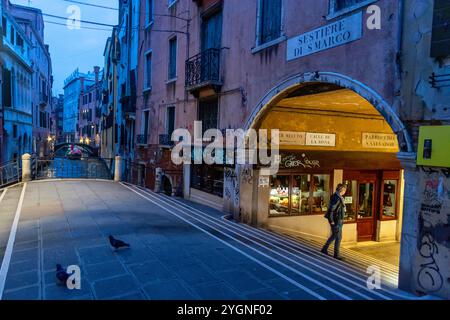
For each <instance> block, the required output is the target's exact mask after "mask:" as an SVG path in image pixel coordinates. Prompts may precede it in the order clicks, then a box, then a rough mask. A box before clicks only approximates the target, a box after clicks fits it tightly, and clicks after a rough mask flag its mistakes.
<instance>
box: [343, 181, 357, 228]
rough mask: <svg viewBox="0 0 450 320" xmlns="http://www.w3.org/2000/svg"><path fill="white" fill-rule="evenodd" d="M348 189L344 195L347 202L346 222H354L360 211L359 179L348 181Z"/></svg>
mask: <svg viewBox="0 0 450 320" xmlns="http://www.w3.org/2000/svg"><path fill="white" fill-rule="evenodd" d="M346 185H347V191H346V192H345V195H344V202H345V215H344V221H345V222H354V221H356V213H357V211H358V198H357V194H358V181H357V180H351V181H346Z"/></svg>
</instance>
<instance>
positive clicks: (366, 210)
mask: <svg viewBox="0 0 450 320" xmlns="http://www.w3.org/2000/svg"><path fill="white" fill-rule="evenodd" d="M374 187H375V186H374V183H373V182H365V183H360V184H359V190H358V191H359V192H358V219H364V218H372V217H373V193H374Z"/></svg>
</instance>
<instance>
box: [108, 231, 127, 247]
mask: <svg viewBox="0 0 450 320" xmlns="http://www.w3.org/2000/svg"><path fill="white" fill-rule="evenodd" d="M109 243H110V244H111V246H113V247H114V249H116V250H117V249H120V248H125V247H126V248H129V247H130V245H129V244H128V243H125V242H123V241H122V240H119V239H115V238H114V237H113V236H111V235H110V236H109Z"/></svg>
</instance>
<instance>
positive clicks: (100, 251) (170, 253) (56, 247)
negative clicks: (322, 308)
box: [2, 181, 283, 299]
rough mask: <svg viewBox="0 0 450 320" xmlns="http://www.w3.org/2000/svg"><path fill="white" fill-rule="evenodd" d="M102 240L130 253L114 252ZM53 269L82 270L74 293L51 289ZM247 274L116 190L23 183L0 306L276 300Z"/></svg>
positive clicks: (233, 258)
mask: <svg viewBox="0 0 450 320" xmlns="http://www.w3.org/2000/svg"><path fill="white" fill-rule="evenodd" d="M16 189H17V190H14V192H15V193H20V190H21V188H17V187H16ZM12 202H13V201H12V200H11V208H12V207H13V206H14V204H13V203H12ZM4 205H5V203H2V210H3V209H6V206H4ZM9 207H10V206H9V203H8V208H9ZM2 216H3V215H2ZM5 219H6V218H5ZM8 221H9V220H8ZM109 234H113V235H114V236H117V237H119V238H120V239H122V240H124V241H127V242H129V243H130V244H131V246H132V248H131V249H130V250H123V251H118V252H114V251H113V250H112V249H111V247H110V246H109V243H108V240H107V235H109ZM56 263H60V264H62V265H64V266H67V265H73V264H76V265H79V266H80V267H81V274H82V285H81V290H68V289H67V288H65V287H62V286H59V285H57V284H56V283H55V264H56ZM252 267H254V263H253V262H252V261H250V260H249V259H247V258H245V257H243V256H242V255H240V254H238V253H237V252H235V251H233V250H232V249H230V248H228V247H226V246H225V245H223V244H221V243H220V242H218V241H216V240H214V239H212V238H210V237H208V236H207V235H205V234H204V233H202V232H200V231H198V230H196V229H194V228H193V227H191V226H189V225H187V224H186V223H184V222H183V221H180V220H179V219H177V218H175V217H173V216H171V215H168V214H167V213H165V212H162V210H160V209H159V208H157V207H151V206H149V203H148V202H146V201H145V200H143V199H142V198H140V197H139V196H137V195H135V194H133V193H131V192H130V191H128V190H127V189H125V188H124V187H122V186H120V185H118V184H114V183H110V182H96V181H86V182H83V183H80V182H77V181H68V182H59V181H55V182H40V183H28V185H27V191H26V195H25V201H24V206H23V210H22V213H21V218H20V222H19V226H18V231H17V236H16V242H15V245H14V253H13V256H12V260H11V265H10V269H9V272H8V277H7V281H6V285H5V292H4V295H3V299H244V298H264V297H268V298H274V299H276V298H279V299H281V298H283V297H282V295H280V294H279V293H277V292H276V290H275V287H276V286H275V284H274V285H272V286H270V285H268V282H267V281H269V280H274V281H276V280H277V279H276V278H277V277H276V275H271V274H261V275H257V276H254V275H251V274H249V273H248V272H247V271H246V270H249V269H251V268H252ZM274 283H275V282H274Z"/></svg>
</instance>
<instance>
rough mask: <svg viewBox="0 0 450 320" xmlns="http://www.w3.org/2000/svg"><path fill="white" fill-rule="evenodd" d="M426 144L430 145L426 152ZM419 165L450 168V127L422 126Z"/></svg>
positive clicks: (418, 148)
mask: <svg viewBox="0 0 450 320" xmlns="http://www.w3.org/2000/svg"><path fill="white" fill-rule="evenodd" d="M425 144H428V145H427V149H428V150H424V149H425V148H424V146H425ZM424 151H425V152H424ZM424 153H425V157H424ZM417 164H418V165H422V166H431V167H444V168H450V126H422V127H420V128H419V143H418V146H417Z"/></svg>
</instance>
